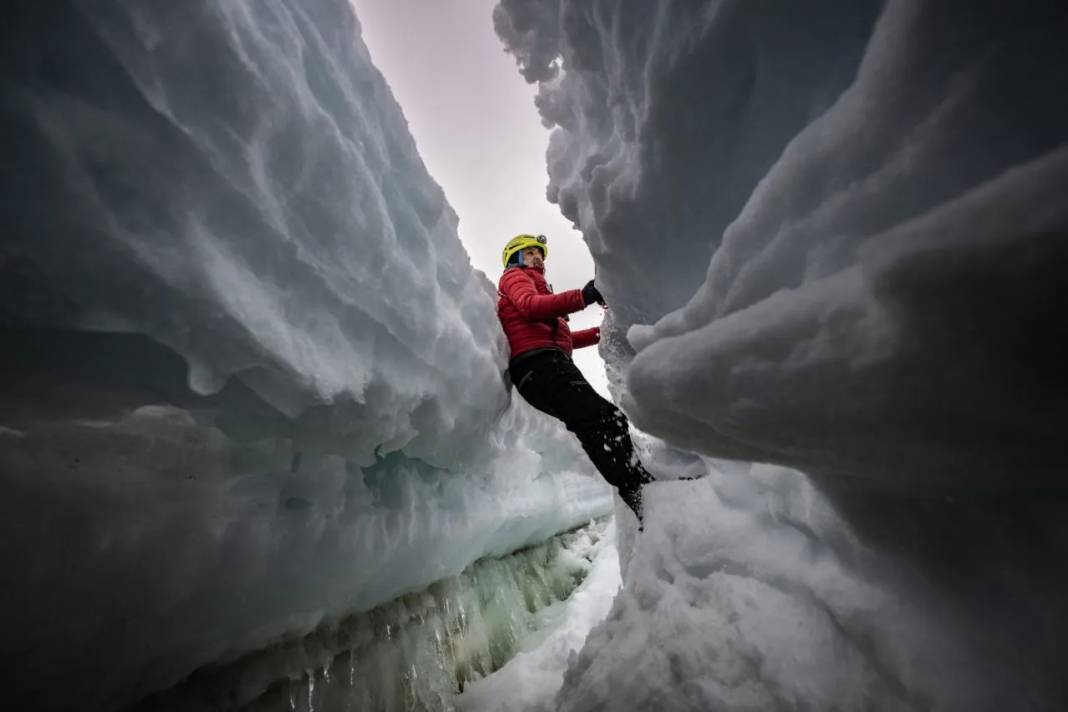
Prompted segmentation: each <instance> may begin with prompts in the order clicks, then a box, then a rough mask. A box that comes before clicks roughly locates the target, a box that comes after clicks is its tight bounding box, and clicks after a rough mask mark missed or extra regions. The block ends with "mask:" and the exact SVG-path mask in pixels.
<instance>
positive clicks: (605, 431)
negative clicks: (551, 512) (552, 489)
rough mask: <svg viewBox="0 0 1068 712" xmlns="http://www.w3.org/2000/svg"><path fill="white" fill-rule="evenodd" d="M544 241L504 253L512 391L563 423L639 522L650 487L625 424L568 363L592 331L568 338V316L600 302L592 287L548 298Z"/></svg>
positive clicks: (500, 307) (521, 243)
mask: <svg viewBox="0 0 1068 712" xmlns="http://www.w3.org/2000/svg"><path fill="white" fill-rule="evenodd" d="M548 256H549V246H548V240H546V238H545V236H544V235H517V236H516V237H514V238H512V239H511V240H509V241H508V244H507V245H505V246H504V253H503V255H502V261H503V263H504V274H503V275H501V281H500V285H499V287H498V290H497V294H498V301H497V315H498V316H499V317H500V320H501V326H502V327H503V328H504V333H505V335H506V336H507V337H508V345H509V346H510V347H511V350H512V357H511V361H510V362H509V364H508V373H509V375H510V377H511V379H512V383H514V384H515V387H516V390H518V391H519V393H520V395H522V396H523V398H525V399H526V401H527V402H528V403H530V404H531V405H532V406H534V407H535V408H537V409H538V410H540V411H542V412H544V413H548V414H549V415H551V416H553V417H554V418H557V419H559V420H562V421H563V422H564V425H566V426H567V429H568V430H570V431H571V432H573V433H574V434H575V435H576V436H578V439H579V442H581V443H582V447H583V449H584V450H585V451H586V454H587V455H588V456H589V458H590V460H592V461H593V464H594V466H595V467H596V468H597V469H598V470H599V471H600V473H601V475H602V476H603V477H604V478H605V480H607V481H608V484H610V485H612V486H613V487H615V488H616V489H617V490H618V491H619V496H620V498H621V499H622V500H623V502H624V503H625V504H626V505H627V506H628V507H630V508H631V510H633V511H634V513H635V514H636V515H637V516H638V524H639V528H640V527H641V523H642V494H641V488H642V485H643V484H645V483H646V482H651V481H652V480H653V478H652V476H651V475H650V474H649V473H648V472H647V471H646V470H645V468H644V467H643V466H642V464H641V462H639V461H638V458H637V456H636V455H635V453H634V444H633V443H632V442H631V439H630V432H629V431H628V429H627V418H626V416H624V415H623V413H622V412H621V411H620V410H619V409H618V408H617V407H616V406H615V405H613V404H612V403H611V402H610V401H607V400H605V399H604V398H602V397H601V396H600V395H598V393H597V391H595V390H593V387H592V386H590V384H589V383H588V382H587V381H586V379H585V378H584V377H583V375H582V372H581V371H579V370H578V368H577V367H576V366H575V364H574V363H573V362H572V361H571V351H572V349H576V348H577V349H580V348H583V347H585V346H593V345H594V344H596V343H598V341H600V338H601V330H600V329H599V328H597V327H594V328H592V329H583V330H582V331H576V332H575V333H573V334H572V333H571V329H570V328H569V327H568V324H567V321H568V318H567V315H568V314H570V313H572V312H578V311H582V310H583V309H585V308H586V307H588V306H590V305H591V304H593V303H595V302H596V303H597V304H600V305H601V306H604V298H603V297H602V296H601V293H600V292H599V291H597V287H596V286H595V285H594V283H593V280H590V281H589V282H588V283H587V284H586V286H585V287H583V288H582V289H572V290H569V291H566V292H561V293H560V294H553V291H552V287H550V286H549V284H548V283H547V282H546V281H545V260H546V258H547V257H548Z"/></svg>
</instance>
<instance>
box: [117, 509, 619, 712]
mask: <svg viewBox="0 0 1068 712" xmlns="http://www.w3.org/2000/svg"><path fill="white" fill-rule="evenodd" d="M606 533H607V534H609V535H611V536H614V532H613V531H611V524H610V520H608V519H602V520H600V521H598V522H592V523H590V524H589V525H588V526H585V527H582V528H581V529H577V530H575V531H572V532H567V533H565V534H561V535H559V536H556V537H553V538H552V539H550V540H549V541H547V542H545V543H543V544H539V545H537V546H533V547H530V548H527V549H523V550H522V551H518V552H516V553H514V554H510V555H507V556H502V557H489V558H484V559H480V560H479V561H476V562H475V563H474V564H473V565H472V566H470V567H468V568H467V569H465V570H464V571H463V573H461V574H460V575H458V576H453V577H450V578H447V579H444V580H442V581H437V582H435V583H434V584H432V585H431V586H429V587H428V588H427V589H425V590H422V591H418V592H415V593H409V594H406V595H404V596H401V597H400V598H398V599H396V600H394V601H391V602H389V603H387V604H384V605H381V606H377V607H376V608H374V609H372V610H370V611H367V612H365V613H360V614H358V615H355V616H352V617H350V618H347V619H345V620H343V621H341V622H339V623H335V624H328V625H323V626H320V627H319V628H317V629H316V630H315V631H313V632H312V633H310V634H309V635H307V636H304V637H302V638H298V639H292V640H286V641H284V642H283V643H281V644H279V645H275V646H271V647H270V648H267V649H266V650H263V651H258V652H255V653H252V654H250V655H247V656H245V657H243V658H242V659H240V660H238V661H236V662H234V663H232V664H229V665H222V666H218V667H215V668H208V669H204V670H201V671H198V672H197V673H196V674H194V675H193V676H192V677H191V678H190V679H189V680H186V681H184V682H182V683H181V684H180V685H177V686H176V687H174V688H173V689H170V690H165V691H163V692H161V693H159V694H156V695H153V696H151V697H149V698H148V699H146V700H144V701H143V702H142V703H141V704H139V705H137V706H136V708H135V710H145V711H146V712H147V711H148V710H153V711H163V710H203V709H242V710H248V711H249V712H251V711H252V710H257V711H263V712H267V711H269V710H302V711H305V710H306V711H307V712H311V711H312V710H328V711H329V710H350V709H351V710H376V711H378V712H393V711H397V712H399V711H401V710H411V709H424V710H449V709H453V708H454V705H455V703H456V701H457V695H458V694H459V693H461V692H463V691H464V690H466V689H467V687H468V686H469V685H471V683H473V682H474V681H476V680H480V679H482V678H484V677H485V676H487V675H490V674H491V673H493V672H494V671H496V670H498V669H499V668H501V667H502V666H503V665H505V664H506V663H507V662H508V661H509V660H510V659H511V658H513V656H515V655H516V654H517V653H520V651H521V650H522V649H523V648H524V647H525V646H526V645H528V644H530V642H531V641H532V639H534V638H536V637H538V636H540V635H542V631H541V629H542V628H543V627H545V626H546V625H551V624H552V623H553V613H554V612H556V611H558V610H560V609H561V608H566V607H567V606H568V605H570V604H569V603H565V601H567V599H569V597H570V596H571V595H572V594H573V593H574V592H575V590H576V588H577V587H579V586H580V584H583V582H584V580H585V579H586V577H587V575H588V574H590V573H591V571H592V570H593V568H594V565H595V564H594V560H595V559H599V558H602V550H604V549H608V550H610V551H612V553H613V554H614V548H613V547H612V546H611V542H610V541H606V539H605V535H606ZM616 583H617V585H618V567H617V570H616ZM605 600H607V601H611V597H610V596H608V597H605ZM559 685H560V681H559V680H556V684H555V685H550V686H549V689H548V690H547V693H548V695H549V697H550V698H551V695H552V693H553V692H554V691H555V690H556V689H557V688H558V687H559Z"/></svg>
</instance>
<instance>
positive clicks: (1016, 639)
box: [494, 0, 1068, 710]
mask: <svg viewBox="0 0 1068 712" xmlns="http://www.w3.org/2000/svg"><path fill="white" fill-rule="evenodd" d="M494 19H495V24H496V27H497V30H498V33H499V34H500V35H501V37H502V39H503V41H504V42H505V44H506V45H507V46H508V47H509V49H510V50H511V51H512V52H513V53H514V54H515V56H516V59H517V62H518V64H519V68H520V71H521V72H522V73H523V74H524V76H526V77H527V78H528V80H531V81H537V82H538V83H539V96H538V101H537V104H538V108H539V110H540V111H541V115H542V117H543V119H544V121H545V123H546V124H547V125H549V126H552V127H554V128H555V131H554V133H553V136H552V140H551V143H550V147H549V151H548V156H547V159H548V168H549V176H550V183H549V188H548V190H549V195H550V197H551V198H552V199H553V200H555V201H556V202H557V203H558V204H559V205H560V208H561V210H562V211H563V213H564V214H565V215H566V216H567V217H569V218H570V219H572V220H573V221H574V222H575V223H576V224H577V225H578V226H579V228H580V229H581V230H582V232H583V234H584V235H585V237H586V240H587V242H588V243H589V245H590V249H591V251H592V252H593V254H594V258H595V261H596V263H597V279H598V282H599V283H600V284H601V285H602V291H603V292H604V294H605V296H606V298H607V300H608V302H609V304H610V306H611V307H612V308H611V310H610V312H609V314H610V323H609V324H606V334H605V342H604V343H605V345H604V346H603V347H602V352H603V353H605V354H606V356H607V357H608V358H609V359H610V360H611V361H612V364H610V372H612V373H614V375H615V378H614V380H615V383H614V386H615V389H616V392H617V394H618V396H619V397H620V398H621V400H622V402H623V404H624V405H625V408H626V410H627V411H628V412H629V414H630V415H631V416H632V418H633V420H634V422H635V423H636V424H637V425H638V426H640V427H641V428H642V429H644V430H646V431H648V432H649V433H652V434H654V435H656V436H659V437H660V438H663V439H664V440H665V441H667V442H670V443H671V444H672V445H673V446H675V447H681V448H685V449H687V450H690V451H696V452H698V453H700V454H701V455H702V456H704V457H706V458H707V457H715V458H727V459H730V460H735V461H756V462H772V463H777V464H778V465H784V466H788V467H790V468H799V469H800V470H802V471H804V473H805V475H801V474H799V472H798V471H796V470H793V469H784V468H783V467H773V466H771V465H752V466H750V465H745V464H741V465H739V464H727V463H725V462H723V461H718V462H717V461H713V460H710V459H704V460H701V462H703V464H704V466H705V467H706V468H707V469H709V470H710V471H712V473H713V474H712V475H711V476H710V477H709V478H708V479H706V480H702V481H700V482H696V483H658V484H655V485H653V487H652V488H651V489H652V490H653V492H652V493H651V494H650V498H651V503H650V507H651V515H650V516H651V518H652V521H653V524H651V525H647V527H646V530H647V532H649V533H648V534H647V535H646V536H645V537H644V538H641V539H639V540H638V541H637V543H636V544H635V545H634V546H635V548H634V550H633V552H632V553H631V554H629V555H628V554H625V556H629V557H630V558H629V563H625V580H626V581H627V586H626V590H625V592H624V593H623V594H622V595H621V596H620V598H619V599H618V600H617V601H616V605H615V607H614V609H613V612H612V614H611V615H610V616H609V621H608V623H607V624H606V625H605V626H604V627H603V628H601V629H599V630H597V631H595V633H594V635H593V636H592V637H591V639H590V640H589V641H588V643H587V646H586V651H585V653H584V654H583V656H582V658H581V659H580V661H579V663H578V664H577V666H575V668H573V669H572V671H571V672H570V673H569V676H568V679H567V682H566V684H565V686H564V689H563V690H562V692H561V694H560V696H559V697H558V698H557V701H558V703H559V704H560V705H561V707H562V708H563V709H570V710H580V709H596V708H599V705H607V706H610V707H618V706H619V705H622V704H624V703H626V704H630V705H634V704H637V705H638V707H643V706H645V707H649V708H665V709H667V708H678V709H709V708H716V709H721V708H723V709H736V708H738V709H798V708H815V709H828V708H833V707H835V706H839V707H840V708H842V709H931V708H935V709H992V710H993V709H1008V708H1013V709H1059V708H1061V707H1063V705H1064V704H1065V703H1066V702H1068V690H1066V688H1065V687H1064V683H1063V677H1062V674H1061V672H1060V666H1061V661H1060V659H1059V655H1058V653H1057V650H1058V646H1059V641H1061V640H1063V639H1064V638H1065V636H1066V635H1068V623H1066V621H1068V615H1066V612H1068V611H1066V606H1065V603H1064V601H1065V600H1068V598H1066V597H1065V596H1066V595H1068V573H1066V568H1065V565H1064V561H1065V560H1066V558H1065V557H1066V554H1068V550H1066V549H1068V547H1066V546H1065V542H1066V541H1068V538H1066V529H1065V526H1066V525H1065V522H1066V521H1068V519H1066V518H1065V514H1066V507H1065V497H1064V488H1063V482H1062V479H1063V471H1064V465H1063V454H1062V448H1061V447H1060V441H1061V440H1062V438H1063V435H1062V433H1061V430H1062V429H1063V422H1064V408H1065V403H1066V402H1068V388H1066V385H1068V384H1066V382H1065V377H1064V368H1063V364H1064V363H1065V362H1066V359H1068V352H1066V351H1065V347H1064V344H1065V343H1068V341H1066V339H1065V337H1066V336H1068V333H1066V327H1065V324H1066V323H1068V322H1066V321H1065V319H1064V315H1065V313H1066V308H1068V298H1066V296H1065V295H1066V292H1065V290H1064V289H1063V286H1062V283H1063V275H1064V273H1065V272H1068V240H1066V239H1065V237H1066V233H1068V205H1066V203H1065V201H1064V200H1063V198H1062V197H1061V194H1062V193H1063V191H1064V186H1065V185H1068V45H1066V44H1065V43H1064V37H1065V34H1066V31H1068V13H1066V11H1065V10H1064V8H1063V7H1061V6H1060V5H1058V4H1056V3H1044V2H1037V1H1036V2H1024V3H1017V4H1014V5H1012V6H1011V7H1010V6H1008V5H1004V4H1000V3H982V4H979V5H977V4H975V3H971V2H937V3H927V2H919V1H913V0H890V1H889V2H886V3H867V2H859V3H845V2H830V1H828V2H816V3H809V4H806V5H805V8H804V11H803V13H802V12H801V11H800V10H799V9H798V8H797V7H796V6H795V5H793V4H791V3H764V2H753V3H746V2H720V1H708V2H696V3H641V4H638V3H626V2H619V1H616V0H604V1H601V2H591V3H587V2H570V1H568V0H564V1H562V2H556V1H548V0H547V1H545V2H522V1H520V0H503V1H502V2H501V3H500V5H499V6H498V8H497V9H496V11H495V16H494ZM679 457H680V456H679V455H678V454H677V453H675V454H672V453H671V451H670V449H669V448H667V447H666V446H664V445H662V444H656V443H655V442H651V444H650V445H649V447H648V448H647V452H646V458H647V459H648V460H649V461H650V466H651V468H652V469H654V470H657V471H658V472H659V473H660V474H661V475H662V476H664V477H668V476H670V475H671V473H672V472H673V471H674V470H676V469H678V467H677V464H678V462H679ZM693 460H694V458H691V462H690V464H689V467H690V468H691V469H692V468H693V467H694V466H695V463H694V462H693ZM663 463H667V464H663ZM658 514H659V515H660V516H659V517H658ZM609 651H610V652H609ZM635 670H648V671H649V672H648V674H644V675H634V671H635Z"/></svg>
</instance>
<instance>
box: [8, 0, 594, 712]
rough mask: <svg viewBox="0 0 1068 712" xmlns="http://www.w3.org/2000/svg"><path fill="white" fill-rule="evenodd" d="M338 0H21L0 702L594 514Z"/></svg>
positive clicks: (346, 600) (228, 634)
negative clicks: (514, 364) (532, 402)
mask: <svg viewBox="0 0 1068 712" xmlns="http://www.w3.org/2000/svg"><path fill="white" fill-rule="evenodd" d="M359 32H360V28H359V25H358V23H357V21H356V19H355V17H354V15H353V12H352V9H351V7H350V6H349V4H348V3H346V2H344V1H343V0H323V1H321V2H315V3H303V2H281V1H278V2H259V1H258V0H256V1H253V0H248V1H245V2H240V1H235V2H224V3H217V2H211V1H209V0H203V1H195V2H181V3H171V2H149V3H95V2H72V3H65V4H62V5H58V6H57V5H53V4H33V3H17V4H16V6H15V8H13V9H12V11H11V13H9V16H8V18H7V22H5V25H4V28H3V30H0V33H2V34H3V61H2V64H0V77H2V82H3V85H4V98H3V103H2V110H0V117H2V118H0V121H2V128H3V131H4V135H5V136H6V137H7V138H8V143H7V144H6V148H5V161H4V165H3V169H2V171H3V173H2V175H3V183H2V186H3V194H4V199H5V205H6V206H7V210H6V219H7V224H6V226H5V234H4V237H3V240H2V243H0V290H2V299H0V330H2V334H3V336H2V338H3V343H2V347H0V354H2V355H0V359H2V361H3V364H4V368H3V369H2V376H0V394H2V395H0V398H2V401H3V408H2V412H0V473H2V478H3V486H4V496H3V498H2V501H3V504H2V511H0V567H2V569H3V571H4V572H5V582H4V601H5V604H4V605H3V607H2V611H0V623H2V628H3V630H4V635H3V636H2V638H3V641H2V642H0V658H2V659H3V664H2V666H0V667H2V669H3V672H4V689H5V690H7V691H9V692H12V696H11V698H9V699H8V700H7V701H8V702H9V703H10V704H15V705H17V706H19V707H20V708H22V709H67V708H77V709H83V710H90V709H111V708H115V707H117V706H121V705H123V704H127V703H132V702H135V701H136V700H137V699H139V698H140V697H142V696H144V695H146V694H149V693H152V692H156V691H158V690H160V689H163V688H165V687H167V686H169V685H172V684H174V683H176V682H177V681H179V680H181V679H182V678H183V677H185V676H186V675H188V674H189V673H190V672H192V671H193V670H194V669H195V668H197V667H199V666H201V665H204V664H207V663H218V662H221V661H227V660H233V659H235V658H237V657H239V656H242V655H244V654H246V653H248V652H249V651H253V650H258V649H261V648H263V647H264V646H265V645H268V644H271V643H273V642H275V641H277V640H279V639H281V638H283V637H285V638H287V639H288V638H293V637H294V636H295V637H298V638H299V637H300V636H301V635H304V634H306V633H308V632H309V631H312V630H314V629H316V627H317V626H320V625H321V624H324V623H329V622H330V621H336V620H338V619H340V618H343V617H345V616H348V615H350V614H352V613H354V612H358V611H364V610H368V609H370V608H371V607H373V606H376V605H379V604H382V603H384V602H386V601H389V600H391V599H393V598H395V597H397V596H398V595H401V594H403V593H405V592H409V591H413V590H418V589H420V588H422V587H425V586H426V585H428V584H430V583H431V582H433V581H436V580H439V579H442V578H445V577H448V576H450V575H455V574H457V573H458V572H460V571H461V570H462V569H464V568H465V567H467V566H468V565H469V564H470V563H471V562H473V561H474V560H476V559H478V558H479V557H483V556H486V555H500V554H505V553H508V552H510V551H513V550H515V549H517V548H519V547H522V546H526V545H531V544H535V543H538V542H542V541H544V540H546V539H547V538H548V537H550V536H551V535H553V534H554V533H556V532H559V531H562V530H565V529H569V528H571V527H574V526H576V525H578V524H581V523H584V522H586V521H588V520H589V519H590V518H591V517H593V516H597V515H601V514H605V513H607V512H608V511H609V510H610V508H611V499H610V492H609V490H608V489H607V488H606V487H605V486H604V485H603V483H601V482H600V480H599V479H597V478H596V476H595V475H594V474H593V472H592V470H591V468H590V467H589V466H588V465H587V464H585V460H584V458H583V457H582V453H581V450H580V449H579V448H578V446H577V443H576V442H575V441H574V439H573V437H572V436H571V435H570V434H568V433H567V432H566V431H564V430H562V429H561V428H560V427H558V426H556V425H555V424H554V423H553V422H552V421H550V420H548V419H546V418H543V417H541V416H540V415H535V414H534V413H533V411H531V410H529V409H528V408H527V407H526V406H525V405H523V404H521V403H516V402H513V401H512V400H511V397H510V394H509V391H508V390H507V389H506V386H505V383H506V379H505V377H504V373H503V372H504V368H505V364H506V360H507V347H506V345H505V343H504V340H503V335H502V334H501V333H500V330H499V327H498V324H497V320H496V316H495V293H494V289H493V286H492V284H491V283H490V281H489V280H488V279H486V277H485V276H484V275H482V274H481V273H478V272H476V271H474V270H473V269H472V268H471V266H470V263H469V260H468V258H467V255H466V253H465V252H464V250H463V248H462V246H461V244H460V242H459V240H458V238H457V236H456V217H455V215H454V213H453V212H452V210H451V209H450V208H449V206H448V204H447V203H446V200H445V197H444V196H443V194H442V191H441V190H440V188H439V187H438V186H437V185H436V184H435V183H434V181H433V180H432V179H431V178H430V176H429V175H427V172H426V170H425V168H424V167H423V164H422V162H421V160H420V159H419V156H418V155H417V153H416V150H415V145H414V142H413V140H412V138H411V136H410V135H409V134H408V131H407V126H406V123H405V120H404V117H403V115H402V113H401V110H400V108H399V107H398V106H397V105H396V103H395V102H394V101H393V99H392V97H391V95H390V92H389V89H388V87H387V85H386V83H385V81H384V80H383V78H382V76H381V75H380V74H379V73H378V71H377V70H376V69H375V68H374V67H373V66H372V65H371V63H370V60H369V57H368V55H367V51H366V49H365V47H364V45H363V44H362V42H361V40H360V38H359Z"/></svg>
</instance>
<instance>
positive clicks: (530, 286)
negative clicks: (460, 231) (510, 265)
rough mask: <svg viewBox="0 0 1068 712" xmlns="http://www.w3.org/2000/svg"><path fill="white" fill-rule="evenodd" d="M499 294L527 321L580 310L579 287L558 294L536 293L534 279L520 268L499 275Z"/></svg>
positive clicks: (581, 303)
mask: <svg viewBox="0 0 1068 712" xmlns="http://www.w3.org/2000/svg"><path fill="white" fill-rule="evenodd" d="M500 289H501V294H503V295H504V296H506V297H508V299H509V300H510V301H511V302H512V304H513V305H515V308H516V310H517V311H518V312H519V314H520V315H521V316H522V317H523V318H524V319H527V320H529V321H541V320H544V319H552V318H554V317H558V316H564V315H566V314H571V313H573V312H577V311H582V310H583V309H585V308H586V304H585V303H584V302H583V301H582V290H581V289H569V290H567V291H566V292H560V293H559V294H538V290H536V289H535V288H534V280H533V279H531V278H530V277H528V276H527V275H526V274H524V273H523V270H521V269H510V270H508V271H507V272H505V273H504V276H502V277H501V284H500Z"/></svg>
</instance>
